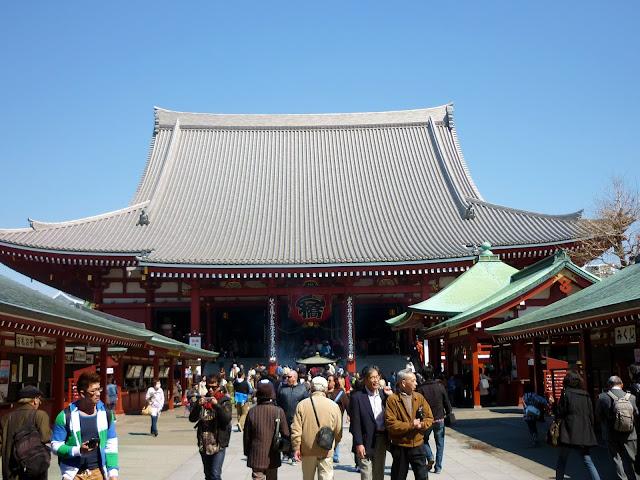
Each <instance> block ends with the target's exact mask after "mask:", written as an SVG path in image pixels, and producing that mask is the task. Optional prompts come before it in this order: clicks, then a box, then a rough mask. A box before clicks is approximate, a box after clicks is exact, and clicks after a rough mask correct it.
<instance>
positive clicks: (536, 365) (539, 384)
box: [532, 337, 544, 395]
mask: <svg viewBox="0 0 640 480" xmlns="http://www.w3.org/2000/svg"><path fill="white" fill-rule="evenodd" d="M541 360H542V356H541V355H540V338H538V337H534V338H533V379H532V381H533V382H534V386H533V388H535V391H536V392H538V394H539V395H542V392H544V370H543V369H542V362H541Z"/></svg>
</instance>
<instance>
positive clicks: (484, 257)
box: [409, 248, 518, 316]
mask: <svg viewBox="0 0 640 480" xmlns="http://www.w3.org/2000/svg"><path fill="white" fill-rule="evenodd" d="M517 272H518V270H517V269H515V268H513V267H512V266H510V265H507V264H506V263H503V262H501V261H500V260H499V257H498V255H493V254H492V253H491V252H490V251H489V250H488V248H487V249H485V251H484V252H483V253H482V254H481V255H480V256H479V260H478V262H477V263H476V264H475V265H474V266H472V267H471V268H470V269H469V270H467V271H466V272H464V273H463V274H462V275H460V276H459V277H458V278H456V279H455V280H454V281H453V282H451V283H450V284H449V285H447V286H446V287H445V288H443V289H442V290H441V291H440V292H438V293H437V294H435V295H434V296H433V297H430V298H428V299H426V300H424V301H423V302H420V303H416V304H415V305H412V306H410V307H409V310H410V311H413V312H416V313H425V314H435V315H444V316H454V315H458V314H459V313H462V312H465V311H466V310H467V309H468V308H469V307H471V306H472V305H474V304H476V303H478V302H479V301H481V300H483V299H484V298H487V297H488V296H489V295H492V294H493V293H494V292H496V291H497V290H499V289H501V288H503V287H504V286H505V285H508V284H509V282H510V281H511V276H512V275H513V274H514V273H517Z"/></svg>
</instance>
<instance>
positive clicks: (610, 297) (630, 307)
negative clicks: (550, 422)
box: [486, 257, 640, 398]
mask: <svg viewBox="0 0 640 480" xmlns="http://www.w3.org/2000/svg"><path fill="white" fill-rule="evenodd" d="M639 324H640V257H636V260H635V263H634V264H633V265H631V266H629V267H627V268H625V269H623V270H621V271H619V272H617V273H615V274H614V275H612V276H610V277H607V278H605V279H604V280H602V281H601V282H597V283H596V284H594V285H593V286H591V287H589V288H588V289H587V290H582V291H579V292H577V293H576V294H575V295H571V296H568V297H566V298H564V299H561V300H559V301H558V302H556V303H553V304H552V305H549V306H547V307H545V308H542V309H539V310H537V311H535V312H532V313H531V314H530V315H527V316H524V317H519V318H513V319H512V320H510V321H507V322H504V323H501V324H499V325H496V326H493V327H491V328H488V329H487V331H486V332H487V333H488V334H490V335H492V336H493V338H494V342H495V343H496V344H497V345H500V346H501V347H502V346H505V345H509V344H512V345H513V344H516V343H519V344H521V345H524V346H525V348H526V349H530V350H532V351H533V352H540V351H541V350H543V349H545V347H546V349H547V350H548V351H549V353H550V355H551V356H553V357H555V358H557V359H560V360H562V361H564V362H565V364H564V365H557V368H551V367H550V366H549V365H547V368H545V369H544V370H543V368H542V367H539V365H540V363H541V362H538V360H539V359H540V356H539V355H536V356H535V357H534V371H535V379H536V382H537V383H536V385H537V386H539V388H544V390H545V391H546V392H547V393H550V394H554V395H558V394H559V393H560V391H559V388H558V387H559V385H560V384H561V382H562V379H563V378H564V375H565V374H566V370H567V369H568V368H573V369H576V370H578V371H579V372H580V373H582V375H583V376H584V380H585V388H586V389H587V391H588V392H589V393H591V394H592V396H593V398H596V397H597V396H598V394H599V393H600V392H601V391H602V390H603V389H604V388H606V385H607V378H608V377H609V376H611V375H618V376H619V377H620V378H622V379H623V382H624V384H625V385H628V384H629V377H628V374H627V367H628V366H629V365H630V364H632V363H634V362H640V348H639V345H638V325H639ZM541 383H542V385H541Z"/></svg>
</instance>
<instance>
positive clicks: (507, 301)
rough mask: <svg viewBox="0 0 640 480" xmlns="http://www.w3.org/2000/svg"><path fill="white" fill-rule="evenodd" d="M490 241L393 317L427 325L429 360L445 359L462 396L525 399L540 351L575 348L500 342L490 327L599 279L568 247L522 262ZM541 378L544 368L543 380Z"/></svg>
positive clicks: (563, 352) (399, 325)
mask: <svg viewBox="0 0 640 480" xmlns="http://www.w3.org/2000/svg"><path fill="white" fill-rule="evenodd" d="M490 247H491V245H489V244H488V243H484V244H483V245H482V249H483V251H482V253H481V254H480V255H479V256H478V259H477V261H476V263H475V264H474V265H473V266H472V267H471V268H470V269H469V270H467V271H466V272H464V273H463V274H462V275H460V276H459V277H458V278H457V279H456V280H454V281H453V282H452V283H450V284H449V285H447V286H446V287H445V288H444V289H443V290H441V291H440V292H438V293H436V294H435V295H433V296H432V297H430V298H428V299H426V300H424V301H422V302H420V303H417V304H416V305H413V306H410V307H409V308H408V311H407V312H406V313H404V314H402V315H399V316H397V317H395V318H392V319H390V320H388V321H387V323H389V324H391V325H392V328H393V329H396V330H398V329H407V328H416V329H418V330H419V332H420V336H421V338H423V339H424V345H425V347H424V348H425V355H424V357H425V361H427V362H429V363H431V364H432V365H435V366H440V367H441V369H442V370H443V371H444V372H445V373H446V374H447V375H448V376H453V377H454V378H455V379H456V381H457V384H458V385H459V386H460V388H458V389H457V392H458V394H457V397H458V398H456V399H454V400H455V401H456V403H458V404H466V405H473V406H481V405H482V404H488V403H501V404H517V403H518V401H519V398H520V396H521V394H522V389H523V385H524V384H525V383H527V382H536V378H537V377H536V372H537V370H535V368H534V367H535V366H536V365H537V363H536V359H538V362H540V360H541V359H542V356H546V357H550V358H552V359H553V358H554V355H555V356H558V357H561V358H565V357H567V356H568V355H569V353H568V352H567V348H562V349H557V348H552V346H551V345H550V344H544V345H543V344H541V343H539V344H536V345H530V344H527V343H526V342H524V341H522V340H517V341H513V342H504V343H501V344H495V342H494V340H493V338H492V335H491V333H488V332H487V331H486V329H488V328H490V327H495V326H497V325H500V324H503V323H504V322H508V321H510V320H512V319H521V318H523V317H526V316H527V315H530V314H532V312H535V311H536V310H538V309H540V308H542V307H544V306H547V305H550V304H552V303H554V302H556V301H558V300H560V299H562V298H565V297H567V296H570V295H573V294H575V293H577V292H579V291H581V290H583V289H585V288H587V287H589V286H590V285H592V284H594V283H596V282H598V281H599V279H598V278H597V277H595V276H593V275H591V274H590V273H588V272H586V271H585V270H583V269H581V268H579V267H578V266H576V265H575V264H573V263H572V262H571V260H570V258H569V256H568V255H567V253H566V252H564V251H563V250H559V251H558V252H556V253H555V255H552V256H550V257H547V258H545V259H543V260H540V261H539V262H537V263H535V264H533V265H531V266H529V267H526V268H524V269H522V270H517V269H515V268H513V267H511V266H509V265H507V264H505V263H503V262H502V261H501V260H500V258H499V256H498V255H496V254H494V253H492V252H491V250H490ZM565 347H568V345H567V346H565ZM436 368H437V367H436ZM481 374H485V375H487V376H488V377H489V378H490V379H491V382H490V383H491V388H490V389H489V390H488V391H487V390H486V389H482V390H481V389H480V387H479V385H480V379H481ZM541 382H542V377H541V374H540V385H537V384H536V386H540V387H542V383H541ZM481 393H484V395H482V397H484V398H481Z"/></svg>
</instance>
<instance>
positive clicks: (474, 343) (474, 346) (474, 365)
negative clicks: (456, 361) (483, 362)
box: [471, 335, 482, 408]
mask: <svg viewBox="0 0 640 480" xmlns="http://www.w3.org/2000/svg"><path fill="white" fill-rule="evenodd" d="M478 353H479V352H478V339H477V338H476V336H475V335H471V374H472V375H471V377H472V379H473V380H472V382H473V385H472V386H473V407H474V408H480V407H481V406H482V405H481V403H480V370H479V368H480V362H479V358H478Z"/></svg>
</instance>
